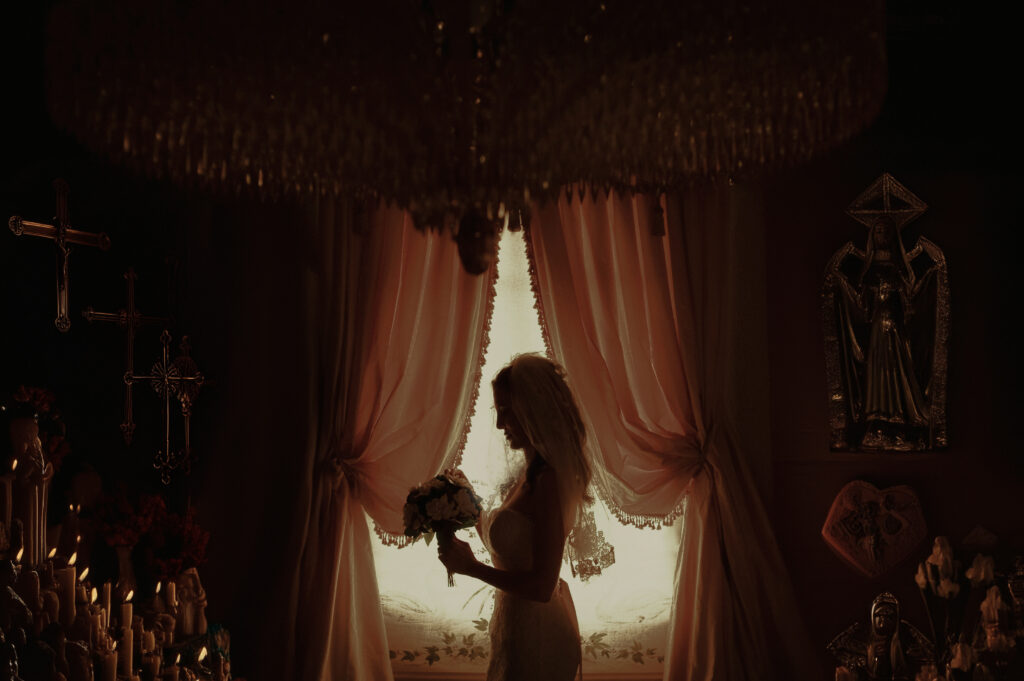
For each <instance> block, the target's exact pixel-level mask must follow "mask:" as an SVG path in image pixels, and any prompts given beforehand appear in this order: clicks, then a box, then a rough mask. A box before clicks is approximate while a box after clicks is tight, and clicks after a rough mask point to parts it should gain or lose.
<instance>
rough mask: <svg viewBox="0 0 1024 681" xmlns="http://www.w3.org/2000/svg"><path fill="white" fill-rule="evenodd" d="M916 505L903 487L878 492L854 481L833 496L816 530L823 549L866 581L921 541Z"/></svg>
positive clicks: (922, 530)
mask: <svg viewBox="0 0 1024 681" xmlns="http://www.w3.org/2000/svg"><path fill="white" fill-rule="evenodd" d="M927 533H928V530H927V528H926V527H925V523H924V513H922V511H921V502H919V501H918V499H917V494H915V493H914V490H913V489H911V488H910V487H908V486H906V485H900V486H898V487H888V488H886V489H883V490H880V489H878V488H877V487H875V486H874V485H872V484H871V483H868V482H864V481H863V480H854V481H853V482H851V483H849V484H847V485H846V486H845V487H843V489H842V490H840V491H839V494H838V495H836V498H835V501H833V502H832V508H831V509H829V512H828V518H826V519H825V525H824V527H822V528H821V536H822V537H823V538H824V539H825V543H827V544H828V545H829V547H831V548H832V550H833V551H835V552H836V553H837V554H839V557H840V558H842V559H843V560H845V561H846V562H847V563H849V564H850V565H852V566H853V567H854V568H856V569H857V570H859V571H860V572H862V573H864V574H865V575H866V576H868V577H878V576H879V575H881V574H884V573H885V572H887V571H888V570H889V569H890V568H891V567H892V566H894V565H896V564H897V563H899V562H900V561H901V560H903V559H904V558H906V557H907V556H908V555H909V554H910V553H912V552H913V551H914V549H916V548H917V547H918V545H920V543H921V542H922V541H924V538H925V536H927Z"/></svg>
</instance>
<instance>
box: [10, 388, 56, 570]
mask: <svg viewBox="0 0 1024 681" xmlns="http://www.w3.org/2000/svg"><path fill="white" fill-rule="evenodd" d="M4 415H5V418H4V422H5V423H6V425H7V437H8V439H9V447H10V449H9V450H8V451H7V452H5V454H6V456H4V457H2V459H3V460H2V461H0V466H2V467H3V468H4V469H5V470H9V471H11V473H13V475H14V480H13V482H12V484H11V515H12V516H13V518H12V521H11V522H12V525H13V523H14V520H21V523H22V526H23V531H24V534H23V536H22V546H23V548H24V549H25V551H24V554H23V555H22V556H21V562H22V563H24V564H27V565H36V564H38V563H41V562H43V560H44V559H45V558H46V506H47V501H48V497H49V490H50V480H51V479H52V478H53V466H52V465H50V463H49V462H47V461H46V458H45V456H44V455H43V444H42V442H41V441H40V439H39V423H38V422H37V421H36V417H35V412H34V411H33V410H32V409H31V408H29V407H27V406H25V405H14V406H11V407H8V408H6V409H5V410H4ZM4 491H6V487H4ZM14 543H15V542H12V546H11V548H12V550H16V549H14V546H13V544H14ZM19 548H20V547H19Z"/></svg>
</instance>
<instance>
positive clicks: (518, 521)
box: [483, 506, 533, 570]
mask: <svg viewBox="0 0 1024 681" xmlns="http://www.w3.org/2000/svg"><path fill="white" fill-rule="evenodd" d="M483 530H484V532H483V535H484V537H483V540H484V545H485V546H486V547H487V550H488V551H490V553H491V559H492V560H493V561H494V566H495V567H497V568H500V569H502V570H529V569H530V568H531V567H533V520H532V519H531V518H530V516H528V515H526V514H525V513H523V512H522V511H517V510H515V509H513V508H508V507H506V506H502V507H499V508H497V509H495V510H494V511H492V512H490V513H488V514H486V516H485V517H484V527H483Z"/></svg>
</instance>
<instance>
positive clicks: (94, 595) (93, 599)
mask: <svg viewBox="0 0 1024 681" xmlns="http://www.w3.org/2000/svg"><path fill="white" fill-rule="evenodd" d="M83 576H84V575H83ZM99 597H100V592H99V591H97V590H96V587H93V588H92V596H91V597H90V601H89V602H90V603H95V602H96V599H98V598H99Z"/></svg>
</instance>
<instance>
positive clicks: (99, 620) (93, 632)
mask: <svg viewBox="0 0 1024 681" xmlns="http://www.w3.org/2000/svg"><path fill="white" fill-rule="evenodd" d="M90 619H91V620H92V624H91V625H90V626H89V644H90V646H91V647H93V648H95V647H96V642H97V641H98V640H99V635H100V632H102V631H103V615H102V614H101V613H96V614H94V615H91V616H90Z"/></svg>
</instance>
